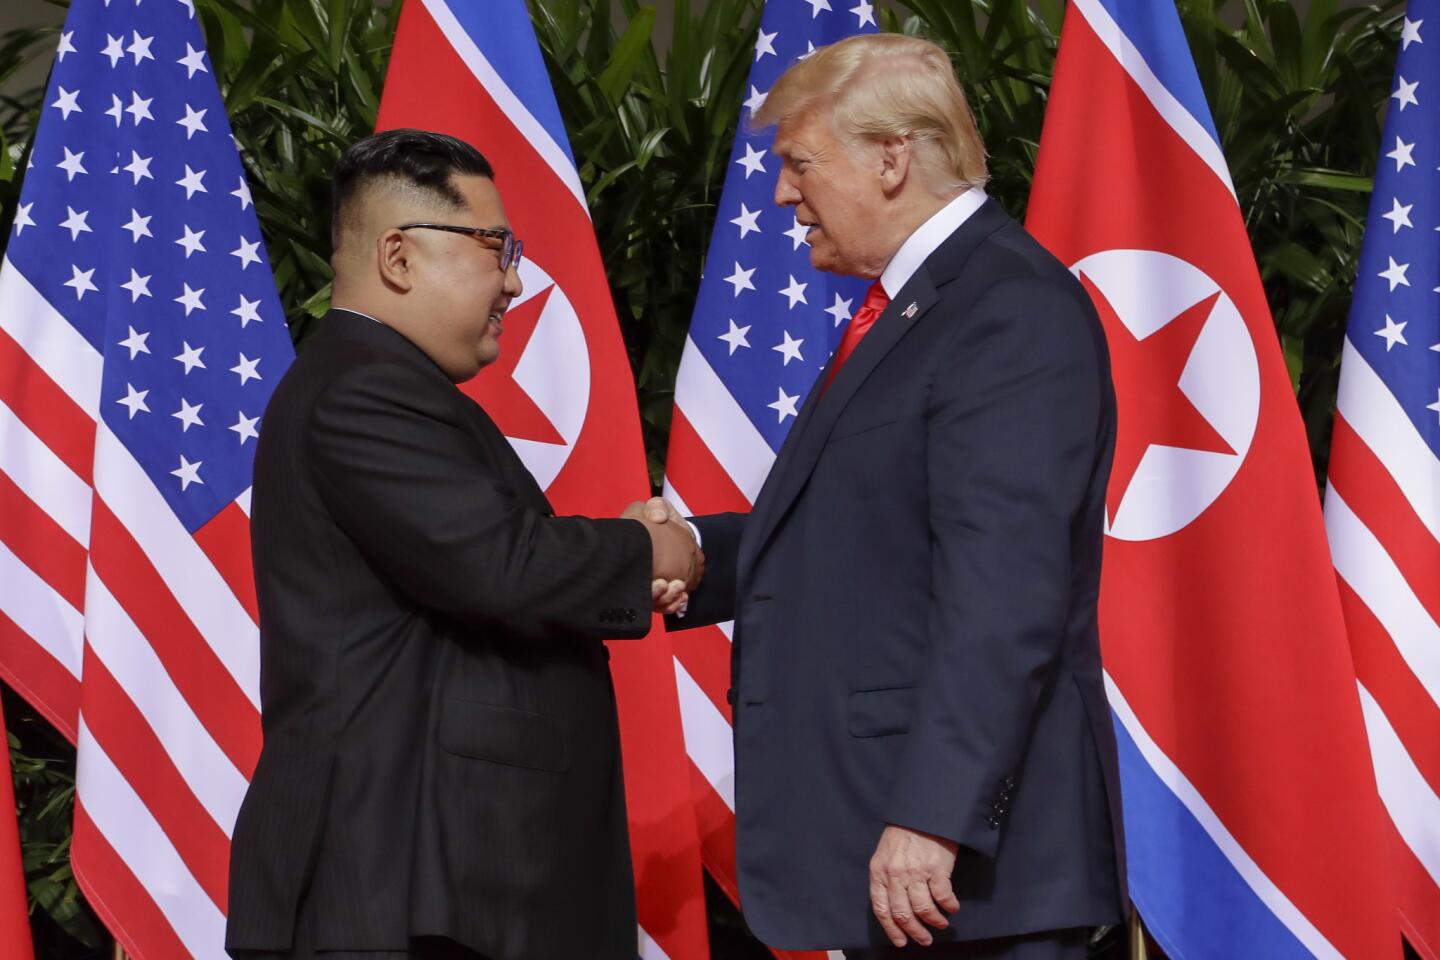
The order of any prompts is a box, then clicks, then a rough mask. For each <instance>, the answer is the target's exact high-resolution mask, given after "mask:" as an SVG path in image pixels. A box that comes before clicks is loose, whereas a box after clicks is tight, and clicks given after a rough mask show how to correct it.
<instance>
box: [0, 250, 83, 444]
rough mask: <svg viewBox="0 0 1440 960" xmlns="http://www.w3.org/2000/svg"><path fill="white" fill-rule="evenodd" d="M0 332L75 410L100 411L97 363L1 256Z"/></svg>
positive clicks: (75, 333)
mask: <svg viewBox="0 0 1440 960" xmlns="http://www.w3.org/2000/svg"><path fill="white" fill-rule="evenodd" d="M0 330H4V331H5V332H6V333H7V334H9V335H10V336H11V337H12V338H14V340H15V342H16V343H18V344H19V345H20V347H21V348H22V349H23V350H24V351H25V352H26V353H27V354H29V355H30V357H31V358H32V359H33V360H34V361H35V363H36V364H37V365H38V366H39V367H40V368H41V369H43V370H44V371H45V372H46V373H47V374H48V375H49V376H50V378H51V379H52V380H54V381H55V383H56V384H58V385H59V386H60V389H62V390H64V391H65V392H66V393H67V394H69V396H70V399H71V400H74V401H75V403H76V405H77V406H79V407H80V409H81V410H83V411H85V412H86V413H88V414H89V415H90V417H91V419H94V418H95V416H96V415H97V414H98V411H99V409H100V376H101V367H102V360H101V357H100V354H98V353H97V352H96V351H95V348H94V347H92V346H90V343H89V341H87V340H86V339H85V338H84V337H82V336H81V335H80V332H79V331H78V330H76V329H75V328H74V327H72V326H71V325H70V324H69V323H68V322H67V321H66V320H65V318H64V317H62V316H61V315H60V313H59V311H57V310H56V309H55V308H54V307H52V306H51V305H50V302H49V301H48V300H46V299H45V298H44V297H43V296H41V295H40V291H38V290H36V289H35V286H34V284H32V283H31V282H30V281H29V280H28V279H26V277H25V275H24V274H23V273H21V272H20V270H19V269H18V268H16V266H15V265H14V264H13V263H11V262H10V258H9V257H8V256H7V257H6V258H5V260H4V262H3V263H0Z"/></svg>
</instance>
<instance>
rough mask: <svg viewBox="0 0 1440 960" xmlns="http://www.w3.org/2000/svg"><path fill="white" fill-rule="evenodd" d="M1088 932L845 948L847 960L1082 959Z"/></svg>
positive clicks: (1081, 930)
mask: <svg viewBox="0 0 1440 960" xmlns="http://www.w3.org/2000/svg"><path fill="white" fill-rule="evenodd" d="M1089 941H1090V931H1088V930H1083V929H1074V930H1049V931H1046V932H1044V933H1028V934H1024V935H1022V936H1018V937H997V938H995V939H993V940H965V941H961V942H959V943H935V944H931V945H930V946H928V947H922V946H919V945H918V944H915V943H909V944H906V945H905V946H904V947H902V948H900V949H896V948H895V947H892V946H884V947H870V948H869V949H865V950H846V951H845V958H846V960H911V958H915V960H918V958H920V957H927V958H930V960H1085V957H1086V953H1087V947H1088V944H1089Z"/></svg>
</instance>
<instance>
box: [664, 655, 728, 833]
mask: <svg viewBox="0 0 1440 960" xmlns="http://www.w3.org/2000/svg"><path fill="white" fill-rule="evenodd" d="M675 682H676V685H677V688H678V690H679V692H680V723H681V725H682V726H683V727H684V730H685V749H686V750H687V751H688V752H689V754H690V760H691V762H692V763H694V764H695V768H696V769H697V770H699V771H700V773H701V775H702V776H704V778H705V779H706V780H707V781H709V783H710V786H712V787H714V788H715V793H716V794H718V795H719V797H720V799H722V800H724V801H725V806H727V807H729V808H730V810H731V811H732V812H733V811H734V810H735V752H734V751H735V748H734V745H733V744H732V743H731V734H730V723H729V721H727V720H726V719H725V717H724V716H722V715H721V713H720V711H719V710H716V709H715V704H714V703H712V702H711V700H710V698H709V697H708V696H706V695H705V691H704V690H701V689H700V685H699V684H698V683H696V682H695V680H694V679H693V678H692V677H691V676H690V674H689V672H688V671H687V670H686V669H685V666H684V664H682V663H681V662H680V660H679V658H676V660H675Z"/></svg>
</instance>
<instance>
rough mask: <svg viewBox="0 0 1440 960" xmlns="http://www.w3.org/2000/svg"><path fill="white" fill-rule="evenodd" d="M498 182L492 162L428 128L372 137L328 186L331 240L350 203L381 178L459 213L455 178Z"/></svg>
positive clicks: (345, 159)
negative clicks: (395, 182)
mask: <svg viewBox="0 0 1440 960" xmlns="http://www.w3.org/2000/svg"><path fill="white" fill-rule="evenodd" d="M457 174H458V175H460V176H472V177H485V178H486V179H488V180H494V179H495V171H494V169H493V168H492V167H491V166H490V161H488V160H486V159H485V157H484V155H483V154H481V153H480V151H479V150H476V149H475V148H474V147H472V146H471V145H470V144H468V143H466V142H465V141H464V140H460V139H458V138H456V137H452V136H448V135H447V134H443V133H432V132H431V131H429V130H412V129H407V128H400V129H397V130H385V131H382V132H381V133H373V134H371V135H370V136H368V137H366V138H364V139H363V140H357V141H356V142H355V143H353V144H351V145H350V148H349V149H348V150H346V151H345V153H344V155H342V156H341V157H340V163H339V164H338V165H337V166H336V167H335V176H334V178H333V179H332V181H331V188H330V238H331V242H332V244H333V245H334V246H337V247H338V246H339V244H340V232H341V227H342V225H343V224H344V223H345V220H346V217H347V216H348V215H349V207H350V205H351V202H352V201H353V200H354V199H355V198H356V197H357V196H359V195H360V194H361V193H363V192H364V190H365V188H366V187H367V186H369V185H371V184H373V183H376V182H378V181H381V180H393V181H399V182H400V183H403V184H405V185H408V186H410V187H412V188H413V189H415V190H416V191H418V192H419V193H421V194H423V195H426V196H427V197H428V198H430V199H433V200H435V201H437V202H439V203H441V204H442V205H444V206H446V207H450V208H452V209H459V208H461V207H463V206H464V205H465V198H464V197H462V196H461V195H460V191H459V190H457V189H456V188H455V184H454V182H453V180H452V178H453V177H455V176H456V175H457Z"/></svg>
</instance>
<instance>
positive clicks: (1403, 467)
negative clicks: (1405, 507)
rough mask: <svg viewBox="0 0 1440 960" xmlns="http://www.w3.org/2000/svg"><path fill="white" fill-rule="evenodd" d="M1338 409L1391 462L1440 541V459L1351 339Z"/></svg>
mask: <svg viewBox="0 0 1440 960" xmlns="http://www.w3.org/2000/svg"><path fill="white" fill-rule="evenodd" d="M1340 369H1341V370H1342V371H1344V375H1343V376H1341V378H1340V390H1339V394H1338V395H1337V397H1336V401H1335V409H1336V412H1337V413H1338V414H1339V415H1340V416H1341V417H1344V418H1345V422H1346V423H1348V424H1350V427H1351V429H1353V430H1354V431H1355V433H1356V434H1358V435H1359V437H1360V439H1361V440H1362V441H1363V442H1364V444H1365V446H1367V447H1369V448H1370V450H1371V451H1372V452H1373V453H1374V454H1375V456H1376V457H1378V458H1379V459H1380V462H1381V463H1383V464H1385V469H1386V470H1387V471H1388V472H1389V474H1390V476H1392V477H1394V478H1395V483H1396V484H1397V485H1398V486H1399V487H1400V491H1401V492H1402V493H1403V494H1404V495H1405V499H1406V501H1408V502H1409V504H1410V507H1411V509H1413V510H1414V511H1415V514H1416V516H1418V517H1419V518H1420V521H1421V522H1422V523H1424V524H1425V527H1426V529H1427V530H1429V531H1430V534H1431V536H1433V537H1435V538H1436V539H1437V540H1440V459H1437V458H1436V456H1435V454H1434V453H1432V452H1431V451H1430V447H1429V446H1428V445H1427V444H1426V443H1425V440H1424V438H1423V437H1421V436H1420V433H1419V431H1417V430H1416V429H1415V424H1414V422H1413V421H1411V419H1410V418H1409V417H1407V416H1406V415H1405V411H1404V409H1403V408H1402V407H1401V406H1400V401H1398V400H1396V399H1395V395H1394V394H1393V393H1391V392H1390V389H1389V388H1388V387H1386V386H1385V382H1384V381H1383V380H1381V379H1380V376H1379V374H1377V373H1376V372H1375V369H1374V368H1373V367H1372V366H1370V363H1369V361H1367V360H1366V359H1365V357H1364V355H1363V354H1361V353H1360V351H1358V350H1356V349H1355V347H1354V345H1353V344H1351V342H1350V340H1349V338H1346V340H1345V347H1344V350H1343V352H1342V354H1341V360H1340Z"/></svg>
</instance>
